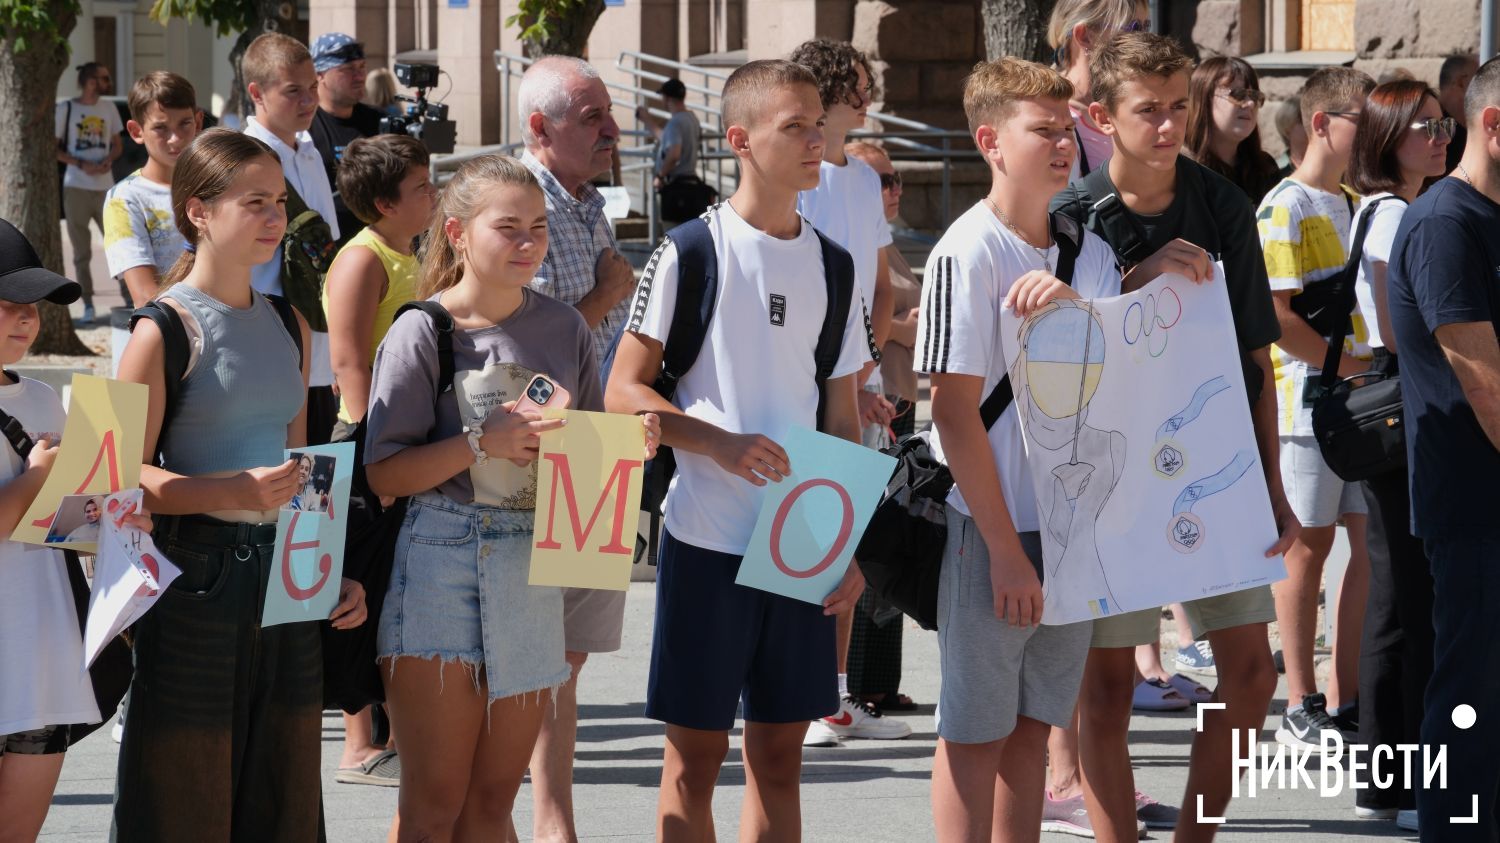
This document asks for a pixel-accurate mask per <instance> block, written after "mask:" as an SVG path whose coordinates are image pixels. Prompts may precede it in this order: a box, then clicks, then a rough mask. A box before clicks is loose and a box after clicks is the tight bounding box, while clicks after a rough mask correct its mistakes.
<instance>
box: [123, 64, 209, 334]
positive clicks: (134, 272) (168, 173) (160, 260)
mask: <svg viewBox="0 0 1500 843" xmlns="http://www.w3.org/2000/svg"><path fill="white" fill-rule="evenodd" d="M129 102H130V121H129V122H127V123H126V124H125V130H126V131H127V132H129V133H130V137H131V139H133V140H134V141H135V142H136V143H139V144H141V145H142V146H144V147H146V155H147V160H146V166H144V167H142V168H140V169H139V170H137V171H135V172H134V173H131V174H130V175H128V176H126V177H125V178H124V179H121V180H120V183H119V184H117V185H115V186H114V187H113V188H111V189H110V191H109V196H108V197H107V198H106V199H105V201H104V257H105V260H106V261H108V263H109V274H110V275H113V276H114V277H116V278H119V279H120V280H121V281H122V282H124V284H125V289H126V291H127V292H128V293H129V297H128V298H127V303H128V304H131V305H134V306H140V305H143V304H145V303H146V302H148V301H151V300H152V299H154V298H156V292H157V288H158V287H159V286H160V282H161V278H162V276H164V275H166V274H167V272H168V271H169V270H170V269H171V268H172V265H173V264H175V263H177V259H178V258H180V257H182V253H183V252H184V251H185V250H186V249H187V241H186V240H184V239H183V237H182V234H181V232H179V231H178V230H177V225H176V223H174V222H173V212H172V170H173V169H175V168H176V166H177V157H178V156H179V155H181V154H182V153H183V151H184V150H186V149H187V148H188V144H190V143H192V142H193V138H195V137H197V136H198V130H199V129H201V128H203V115H202V113H201V112H199V111H198V98H197V93H196V92H194V90H193V85H192V83H191V82H189V81H188V80H186V79H184V78H182V77H181V76H178V75H177V74H175V73H172V72H170V71H166V70H157V71H154V72H152V73H148V74H146V75H145V76H142V77H141V78H139V79H137V80H135V84H134V85H131V86H130V99H129Z"/></svg>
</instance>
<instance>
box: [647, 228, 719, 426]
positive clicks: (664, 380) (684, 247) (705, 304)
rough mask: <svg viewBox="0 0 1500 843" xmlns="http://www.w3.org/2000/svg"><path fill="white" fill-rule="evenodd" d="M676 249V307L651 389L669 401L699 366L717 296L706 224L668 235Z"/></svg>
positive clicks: (715, 267)
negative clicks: (685, 376)
mask: <svg viewBox="0 0 1500 843" xmlns="http://www.w3.org/2000/svg"><path fill="white" fill-rule="evenodd" d="M667 238H668V239H670V240H671V241H672V244H673V245H674V246H676V247H677V303H676V305H675V306H674V307H673V310H672V325H671V327H670V328H668V330H667V341H666V342H665V343H663V345H662V354H661V372H660V373H659V374H658V375H657V376H656V382H655V383H654V384H652V385H651V388H652V389H655V390H656V393H657V394H658V395H660V396H661V397H663V398H665V399H667V400H668V401H671V400H672V396H673V395H675V394H676V393H677V383H678V382H679V381H681V380H682V377H683V376H684V375H686V374H687V373H688V370H689V369H691V368H693V364H694V363H696V362H698V352H700V351H701V350H702V349H703V343H704V341H705V340H706V339H707V338H708V323H709V321H710V320H711V319H713V315H714V305H715V304H716V303H717V300H718V297H719V295H718V293H719V255H718V252H717V251H716V250H715V249H714V238H713V234H712V232H710V231H709V228H708V222H707V221H706V220H704V219H703V218H702V217H697V218H694V219H691V220H688V221H687V222H685V223H683V224H682V225H679V226H677V227H676V228H674V229H672V230H671V231H669V232H667Z"/></svg>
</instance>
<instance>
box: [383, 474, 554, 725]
mask: <svg viewBox="0 0 1500 843" xmlns="http://www.w3.org/2000/svg"><path fill="white" fill-rule="evenodd" d="M534 519H535V513H533V512H531V511H529V510H527V511H517V510H506V509H493V508H490V507H484V506H473V505H470V504H461V503H458V502H456V501H454V500H452V499H450V498H447V497H444V496H442V495H439V494H436V493H431V492H429V493H426V494H422V495H418V496H416V497H414V498H412V499H411V505H410V506H409V507H408V508H407V510H406V520H405V521H404V522H403V523H402V525H401V534H400V536H399V537H398V538H397V539H396V554H395V558H394V559H393V561H392V564H391V585H390V589H389V590H388V591H387V592H386V597H385V607H384V609H383V610H382V611H381V615H380V633H379V636H378V638H377V641H376V647H377V650H378V652H379V658H380V659H381V660H382V661H388V662H389V668H390V670H391V671H392V673H394V672H395V670H396V668H397V662H398V661H399V660H400V659H402V658H406V657H413V658H422V659H440V660H442V661H444V662H449V661H455V662H459V663H461V664H463V665H465V666H466V667H468V668H469V669H470V670H471V671H472V672H473V674H474V676H475V678H476V681H477V678H478V675H479V672H478V671H479V668H483V669H484V673H483V675H484V678H485V680H486V682H487V683H488V686H489V698H490V699H491V700H497V699H501V698H504V697H514V696H517V695H519V694H525V693H529V692H533V691H541V690H546V689H552V688H556V687H557V686H559V685H561V684H562V683H563V682H565V681H566V680H567V679H568V676H569V668H568V663H567V661H566V660H565V659H564V657H563V598H562V589H560V588H554V587H549V586H533V585H528V584H527V582H526V580H527V578H528V576H529V573H530V569H531V544H532V524H533V521H534Z"/></svg>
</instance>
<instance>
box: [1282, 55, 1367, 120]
mask: <svg viewBox="0 0 1500 843" xmlns="http://www.w3.org/2000/svg"><path fill="white" fill-rule="evenodd" d="M1374 89H1375V80H1374V79H1371V78H1370V74H1368V73H1365V72H1364V71H1363V70H1355V69H1354V68H1352V67H1338V66H1335V67H1320V68H1318V69H1317V70H1315V71H1313V74H1312V75H1311V76H1309V77H1307V81H1306V82H1304V83H1303V84H1302V90H1301V91H1300V92H1298V94H1297V96H1298V97H1299V98H1300V99H1301V100H1302V128H1303V129H1305V130H1307V133H1308V134H1309V135H1311V134H1312V118H1313V115H1314V114H1316V113H1318V112H1319V111H1323V112H1328V111H1342V110H1344V109H1346V108H1348V107H1349V106H1351V105H1353V106H1354V110H1355V111H1358V110H1359V103H1361V102H1364V99H1365V97H1368V96H1369V95H1370V91H1372V90H1374Z"/></svg>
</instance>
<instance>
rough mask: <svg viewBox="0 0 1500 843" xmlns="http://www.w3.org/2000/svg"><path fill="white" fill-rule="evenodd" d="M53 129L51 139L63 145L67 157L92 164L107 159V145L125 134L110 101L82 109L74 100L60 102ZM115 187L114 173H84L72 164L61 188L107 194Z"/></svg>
mask: <svg viewBox="0 0 1500 843" xmlns="http://www.w3.org/2000/svg"><path fill="white" fill-rule="evenodd" d="M64 123H66V124H67V125H63V124H64ZM52 126H53V135H54V136H56V137H57V139H58V140H60V141H62V142H63V149H64V150H65V151H67V153H68V154H69V155H72V156H73V157H75V158H78V159H81V160H83V161H92V162H98V161H103V160H105V159H106V158H108V157H109V145H110V143H111V142H113V140H114V138H116V137H119V134H120V133H121V132H123V131H125V125H124V124H123V123H121V122H120V110H119V109H118V108H117V107H116V106H115V104H114V103H113V102H110V101H109V100H100V101H98V102H96V103H94V104H93V105H84V104H83V103H81V102H79V101H78V100H76V99H74V100H63V101H62V102H60V103H58V104H57V111H56V113H55V114H54V115H53V118H52ZM114 183H115V176H114V173H107V172H106V173H99V174H97V175H95V174H92V173H85V172H84V171H83V170H80V169H78V168H77V167H75V166H73V165H72V164H69V165H68V169H67V170H66V171H65V172H64V173H63V187H73V188H77V189H79V190H109V188H110V185H113V184H114Z"/></svg>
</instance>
